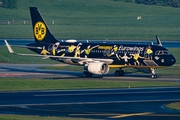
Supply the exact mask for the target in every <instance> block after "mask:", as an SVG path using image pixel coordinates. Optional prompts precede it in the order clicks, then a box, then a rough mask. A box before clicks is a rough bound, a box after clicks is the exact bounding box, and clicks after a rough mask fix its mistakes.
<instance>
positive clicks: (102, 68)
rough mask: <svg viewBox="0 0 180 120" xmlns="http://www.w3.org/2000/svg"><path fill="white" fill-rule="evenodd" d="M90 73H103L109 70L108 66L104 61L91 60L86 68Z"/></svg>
mask: <svg viewBox="0 0 180 120" xmlns="http://www.w3.org/2000/svg"><path fill="white" fill-rule="evenodd" d="M86 69H87V70H88V71H89V72H90V73H93V74H96V75H105V74H107V73H108V72H109V66H108V64H107V63H105V62H92V63H89V65H88V66H87V68H86Z"/></svg>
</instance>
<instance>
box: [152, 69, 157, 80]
mask: <svg viewBox="0 0 180 120" xmlns="http://www.w3.org/2000/svg"><path fill="white" fill-rule="evenodd" d="M151 73H152V76H151V77H152V79H156V78H157V74H156V69H155V68H151Z"/></svg>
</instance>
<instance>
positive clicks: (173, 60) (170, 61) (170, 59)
mask: <svg viewBox="0 0 180 120" xmlns="http://www.w3.org/2000/svg"><path fill="white" fill-rule="evenodd" d="M166 63H167V65H168V66H172V65H174V64H175V63H176V58H175V57H174V56H173V55H170V56H169V57H167V58H166Z"/></svg>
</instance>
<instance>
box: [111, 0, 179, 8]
mask: <svg viewBox="0 0 180 120" xmlns="http://www.w3.org/2000/svg"><path fill="white" fill-rule="evenodd" d="M114 1H125V2H131V3H136V4H145V5H159V6H171V7H178V8H179V7H180V0H114Z"/></svg>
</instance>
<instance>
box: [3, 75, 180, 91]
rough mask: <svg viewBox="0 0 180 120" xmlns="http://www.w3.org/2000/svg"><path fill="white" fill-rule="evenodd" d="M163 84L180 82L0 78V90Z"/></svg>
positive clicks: (98, 87)
mask: <svg viewBox="0 0 180 120" xmlns="http://www.w3.org/2000/svg"><path fill="white" fill-rule="evenodd" d="M165 86H180V82H176V81H174V82H149V81H148V82H147V81H143V82H119V81H107V80H74V79H73V80H70V79H68V80H67V79H66V80H63V79H34V78H0V91H24V90H57V89H58V90H59V89H62V90H65V89H103V88H129V87H165Z"/></svg>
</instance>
